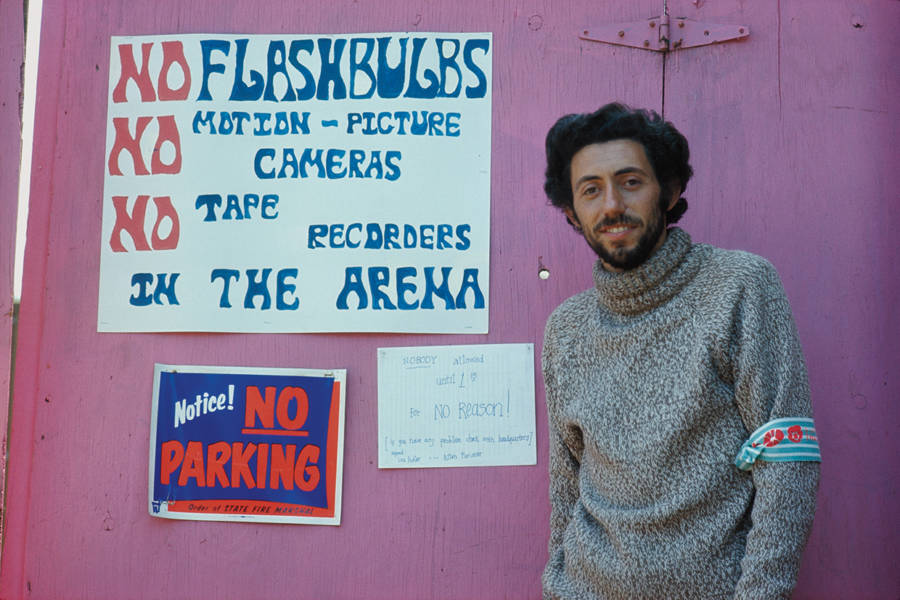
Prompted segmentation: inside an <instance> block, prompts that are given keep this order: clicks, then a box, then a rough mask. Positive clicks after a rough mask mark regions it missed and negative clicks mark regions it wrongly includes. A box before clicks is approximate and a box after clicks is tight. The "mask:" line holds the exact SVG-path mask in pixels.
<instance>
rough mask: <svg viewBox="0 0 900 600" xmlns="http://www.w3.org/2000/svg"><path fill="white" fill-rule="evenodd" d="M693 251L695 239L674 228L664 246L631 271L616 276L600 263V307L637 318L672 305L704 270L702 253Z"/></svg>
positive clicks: (596, 273)
mask: <svg viewBox="0 0 900 600" xmlns="http://www.w3.org/2000/svg"><path fill="white" fill-rule="evenodd" d="M692 248H694V246H693V244H692V243H691V236H689V235H688V234H687V232H686V231H684V230H683V229H679V228H677V227H672V228H670V229H669V230H668V232H667V233H666V239H665V241H664V242H663V245H662V246H660V247H659V249H658V250H657V251H656V252H654V253H653V255H652V256H650V258H649V259H647V261H645V262H644V263H643V264H641V265H640V266H638V267H636V268H634V269H631V270H630V271H623V272H621V273H612V272H610V271H607V270H606V269H604V268H603V265H602V263H601V262H600V260H597V262H596V264H594V284H595V285H596V287H597V293H598V300H599V302H600V304H601V305H602V306H603V307H605V308H606V309H607V310H609V311H611V312H615V313H620V314H624V315H635V314H638V313H642V312H645V311H647V310H650V309H652V308H655V307H657V306H659V305H660V304H663V303H664V302H666V301H668V300H669V299H670V298H672V297H673V296H674V295H675V294H677V293H678V292H679V291H681V288H683V287H684V285H685V284H686V283H687V282H688V281H690V280H691V279H693V277H694V275H696V274H697V271H698V270H699V268H700V262H701V260H700V256H699V254H700V253H699V252H691V249H692Z"/></svg>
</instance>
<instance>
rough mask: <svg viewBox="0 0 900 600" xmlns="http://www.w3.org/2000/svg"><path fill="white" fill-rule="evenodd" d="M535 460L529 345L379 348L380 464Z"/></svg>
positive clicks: (458, 464)
mask: <svg viewBox="0 0 900 600" xmlns="http://www.w3.org/2000/svg"><path fill="white" fill-rule="evenodd" d="M536 462H537V452H536V447H535V420H534V345H533V344H485V345H472V346H422V347H410V348H379V349H378V467H379V468H382V469H384V468H418V467H476V466H491V465H533V464H536Z"/></svg>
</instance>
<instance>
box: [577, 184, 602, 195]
mask: <svg viewBox="0 0 900 600" xmlns="http://www.w3.org/2000/svg"><path fill="white" fill-rule="evenodd" d="M597 191H598V189H597V186H596V185H589V186H586V187H585V188H584V189H583V190H582V191H581V193H582V194H584V195H585V196H593V195H594V194H596V193H597Z"/></svg>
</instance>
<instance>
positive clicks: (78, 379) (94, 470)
mask: <svg viewBox="0 0 900 600" xmlns="http://www.w3.org/2000/svg"><path fill="white" fill-rule="evenodd" d="M656 4H657V3H656V2H651V1H649V0H641V1H640V2H629V3H620V4H616V5H614V4H611V3H603V4H600V5H597V3H592V2H587V1H578V2H572V3H566V4H565V5H563V4H561V3H551V2H550V1H549V0H546V1H536V0H526V1H519V2H513V1H511V0H507V1H501V2H494V3H490V4H488V5H485V4H484V3H481V2H476V1H475V0H465V1H461V2H441V3H435V2H425V1H424V0H420V1H413V2H400V1H391V2H380V3H361V2H351V1H347V0H339V1H336V2H330V3H315V4H313V3H305V5H298V4H297V3H291V2H273V3H268V4H248V3H246V2H236V1H233V2H215V3H212V2H210V3H207V4H205V5H204V4H199V3H191V4H186V3H182V2H175V1H174V0H165V1H161V2H157V3H153V4H135V3H132V2H124V1H121V0H119V1H113V2H103V3H97V2H89V1H86V0H47V1H46V2H45V4H44V21H43V31H42V45H43V47H42V52H41V70H40V78H39V82H38V87H39V94H38V103H37V119H36V121H37V123H38V128H37V131H36V137H35V160H34V171H33V178H32V183H33V186H34V196H33V197H34V204H33V206H32V212H31V217H30V219H29V240H30V246H29V250H28V254H27V256H26V272H27V277H26V281H25V287H24V293H23V309H22V335H21V342H20V344H19V364H18V367H17V380H16V405H15V407H14V408H15V410H14V412H13V416H12V419H13V430H14V431H15V435H14V437H13V446H12V448H11V451H12V457H11V471H10V483H9V486H10V494H9V503H8V513H9V516H10V519H9V522H10V527H9V530H8V532H7V538H6V552H5V554H4V556H3V563H2V577H0V595H2V596H3V597H22V596H25V595H26V594H28V595H29V597H31V598H63V597H90V598H124V597H135V596H142V597H148V598H150V597H167V598H240V599H245V598H317V599H319V598H438V597H439V598H467V599H471V598H502V597H508V598H529V597H531V598H536V597H539V596H540V587H539V577H540V572H541V570H542V568H543V565H544V562H545V561H546V542H547V536H548V524H547V521H548V515H549V505H548V499H547V459H546V453H547V444H546V440H547V437H546V416H545V410H546V409H545V405H544V400H543V394H542V385H541V382H540V378H538V382H537V389H538V400H537V402H538V404H537V414H538V418H537V428H538V432H539V437H538V456H539V461H538V465H537V466H534V467H512V468H473V469H440V470H437V469H435V470H403V471H379V470H378V469H377V468H376V462H377V461H376V415H377V412H376V371H375V366H376V348H377V347H379V346H401V345H430V344H466V343H482V342H484V343H488V342H490V343H503V342H535V343H536V345H537V347H538V349H539V346H540V343H539V342H540V339H541V336H542V332H543V324H544V321H545V319H546V317H547V315H548V314H549V312H550V311H551V310H552V309H553V307H555V306H556V304H558V303H559V302H560V301H561V300H562V299H563V298H565V297H566V296H568V295H571V294H572V293H574V292H576V291H579V290H581V289H583V288H585V287H587V286H588V285H589V284H590V271H589V265H590V263H591V262H592V259H591V257H590V252H589V250H587V249H586V248H585V247H584V244H583V242H582V241H581V240H580V239H579V238H578V237H577V236H576V235H575V234H574V233H573V232H572V231H571V229H570V228H569V227H568V225H566V224H565V222H564V219H563V217H562V216H561V215H559V214H557V213H555V212H554V210H553V209H551V208H550V207H548V206H546V200H545V198H544V196H543V192H542V189H541V185H542V172H543V168H544V167H543V161H544V157H543V137H544V135H545V133H546V130H547V129H548V128H549V126H550V125H551V124H552V123H553V121H554V120H555V119H556V118H557V117H559V116H560V115H562V114H563V113H565V112H572V111H583V110H586V109H591V108H594V107H596V106H599V105H600V104H602V103H604V102H606V101H609V100H612V99H616V98H618V99H623V100H625V101H628V102H631V103H634V104H636V105H642V106H651V107H655V108H659V107H660V100H661V87H660V86H661V77H662V70H661V69H662V59H661V57H660V56H655V55H651V54H649V53H648V54H644V53H634V52H628V51H626V50H625V49H621V48H613V47H604V46H600V45H587V44H584V43H582V42H580V41H579V40H578V39H577V37H576V34H577V32H578V31H580V30H582V29H584V28H585V27H586V26H587V25H590V24H591V23H596V22H615V21H621V20H633V19H638V18H642V17H643V16H645V15H646V14H649V13H650V12H651V11H653V10H657V11H658V8H657V7H656V6H655V5H656ZM407 30H409V31H492V32H493V34H494V37H493V40H494V88H493V97H494V107H493V115H494V124H493V147H492V154H493V161H492V173H493V177H492V209H491V221H492V238H491V243H492V246H491V248H492V250H491V273H492V278H491V284H490V285H491V298H492V303H491V304H492V310H491V315H490V333H489V334H487V335H469V336H436V335H427V336H425V335H423V336H416V335H354V334H341V335H316V334H307V335H285V334H282V335H237V334H218V335H205V334H204V335H199V334H139V335H134V334H132V335H127V334H103V335H100V334H98V333H96V308H97V298H96V289H97V280H98V264H99V244H100V207H101V202H102V185H103V168H104V163H105V158H104V155H103V152H104V151H103V148H104V139H105V138H104V135H105V134H104V130H105V117H106V93H107V69H108V64H107V63H108V56H109V36H110V35H127V34H151V33H179V32H184V33H194V32H216V31H223V32H246V33H297V34H303V33H352V32H370V31H407ZM464 175H465V174H457V173H448V174H447V176H448V177H455V176H464ZM435 185H440V182H435ZM539 260H540V261H543V264H544V265H545V266H546V267H547V268H549V269H550V271H551V277H550V279H549V280H546V281H544V280H541V279H539V278H538V264H539ZM154 362H168V363H174V364H180V363H181V364H225V365H249V366H273V367H288V366H299V367H320V368H328V367H345V368H347V370H348V385H347V418H346V437H345V439H346V446H345V469H344V492H343V493H344V503H343V524H342V525H341V526H340V527H338V528H331V527H298V526H277V525H251V524H225V523H205V522H197V523H192V522H171V521H164V520H159V519H152V518H151V517H149V516H148V515H147V511H146V502H147V501H146V494H147V489H146V487H147V455H148V436H149V418H150V394H151V378H152V370H153V369H152V366H153V363H154ZM536 363H537V361H536ZM536 366H537V364H536ZM536 372H539V370H536Z"/></svg>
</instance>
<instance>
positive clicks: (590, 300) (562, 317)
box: [547, 287, 597, 324]
mask: <svg viewBox="0 0 900 600" xmlns="http://www.w3.org/2000/svg"><path fill="white" fill-rule="evenodd" d="M596 307H597V290H596V288H593V287H590V288H588V289H586V290H584V291H582V292H578V293H577V294H575V295H574V296H570V297H568V298H566V299H565V300H563V301H562V302H561V303H560V305H559V306H557V307H556V308H555V309H554V310H553V312H552V313H550V316H549V317H548V319H547V323H548V324H549V323H551V322H559V321H569V320H580V319H582V318H583V317H584V315H585V313H587V312H588V311H590V310H592V309H596Z"/></svg>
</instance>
